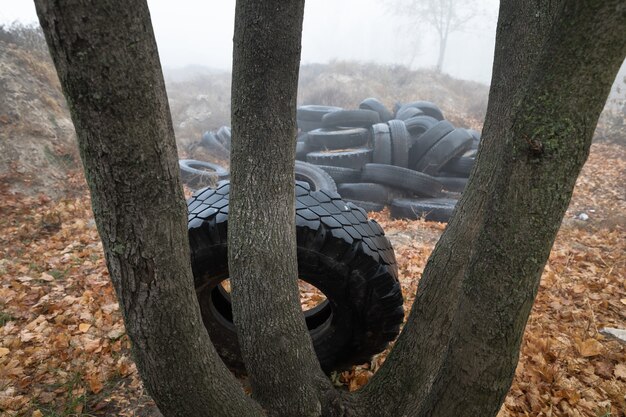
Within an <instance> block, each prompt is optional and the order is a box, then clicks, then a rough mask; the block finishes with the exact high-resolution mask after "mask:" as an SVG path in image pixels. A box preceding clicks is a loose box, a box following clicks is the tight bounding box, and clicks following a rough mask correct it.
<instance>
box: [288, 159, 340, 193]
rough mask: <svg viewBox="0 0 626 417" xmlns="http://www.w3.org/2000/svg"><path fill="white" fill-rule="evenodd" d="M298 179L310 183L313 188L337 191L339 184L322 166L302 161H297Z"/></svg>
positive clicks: (296, 171) (296, 173) (296, 172)
mask: <svg viewBox="0 0 626 417" xmlns="http://www.w3.org/2000/svg"><path fill="white" fill-rule="evenodd" d="M295 175H296V181H303V182H306V183H307V184H309V187H311V190H314V191H316V190H329V191H333V192H337V185H336V184H335V181H334V180H333V179H332V177H331V176H330V175H328V174H327V173H326V171H324V170H323V169H321V168H320V167H318V166H316V165H313V164H309V163H306V162H302V161H296V167H295Z"/></svg>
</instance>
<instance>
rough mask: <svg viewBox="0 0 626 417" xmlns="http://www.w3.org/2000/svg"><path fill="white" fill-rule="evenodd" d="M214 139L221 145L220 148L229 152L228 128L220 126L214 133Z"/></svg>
mask: <svg viewBox="0 0 626 417" xmlns="http://www.w3.org/2000/svg"><path fill="white" fill-rule="evenodd" d="M215 137H216V138H217V140H218V141H219V142H220V143H221V144H222V146H223V147H224V148H226V149H228V151H229V152H230V141H231V132H230V127H228V126H222V127H220V128H219V129H217V132H216V133H215Z"/></svg>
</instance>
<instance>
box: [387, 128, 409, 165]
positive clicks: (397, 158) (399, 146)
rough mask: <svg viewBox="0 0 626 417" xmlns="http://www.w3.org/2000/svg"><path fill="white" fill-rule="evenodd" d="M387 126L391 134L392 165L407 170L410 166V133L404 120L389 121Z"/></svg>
mask: <svg viewBox="0 0 626 417" xmlns="http://www.w3.org/2000/svg"><path fill="white" fill-rule="evenodd" d="M387 124H388V125H389V133H390V134H391V155H392V156H391V163H392V164H393V165H395V166H398V167H402V168H406V167H408V166H409V141H410V139H411V137H410V135H409V131H408V130H406V126H405V125H404V122H403V121H402V120H389V122H388V123H387Z"/></svg>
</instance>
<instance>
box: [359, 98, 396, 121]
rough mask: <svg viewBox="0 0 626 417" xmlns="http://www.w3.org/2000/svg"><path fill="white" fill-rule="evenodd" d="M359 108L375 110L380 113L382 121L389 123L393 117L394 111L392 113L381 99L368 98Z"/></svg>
mask: <svg viewBox="0 0 626 417" xmlns="http://www.w3.org/2000/svg"><path fill="white" fill-rule="evenodd" d="M359 109H365V110H373V111H375V112H376V113H378V116H380V121H381V122H383V123H387V122H388V121H389V120H391V119H393V113H391V112H390V111H389V110H388V109H387V107H385V105H384V104H383V103H381V102H380V100H378V99H376V98H373V97H370V98H366V99H365V100H363V101H362V102H361V104H359Z"/></svg>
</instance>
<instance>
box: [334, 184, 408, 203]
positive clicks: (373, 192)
mask: <svg viewBox="0 0 626 417" xmlns="http://www.w3.org/2000/svg"><path fill="white" fill-rule="evenodd" d="M337 192H338V193H339V195H341V198H343V199H345V200H350V201H354V200H356V201H370V202H372V203H378V204H387V203H389V202H390V201H391V200H393V199H394V198H400V197H404V195H405V194H406V193H405V192H403V191H402V190H398V189H396V188H393V187H389V186H387V185H382V184H376V183H372V182H360V183H344V184H339V185H338V186H337Z"/></svg>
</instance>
